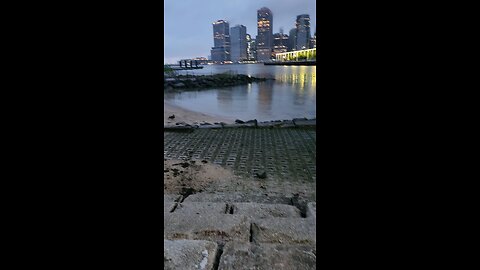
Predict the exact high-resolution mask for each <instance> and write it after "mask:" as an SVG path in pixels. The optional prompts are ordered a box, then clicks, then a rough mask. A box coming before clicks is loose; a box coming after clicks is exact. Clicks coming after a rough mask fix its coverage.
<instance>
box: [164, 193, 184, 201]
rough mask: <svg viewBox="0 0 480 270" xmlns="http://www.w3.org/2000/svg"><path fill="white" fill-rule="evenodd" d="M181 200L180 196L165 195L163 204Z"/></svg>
mask: <svg viewBox="0 0 480 270" xmlns="http://www.w3.org/2000/svg"><path fill="white" fill-rule="evenodd" d="M181 198H182V195H178V194H163V202H179V201H180V199H181Z"/></svg>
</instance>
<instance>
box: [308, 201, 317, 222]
mask: <svg viewBox="0 0 480 270" xmlns="http://www.w3.org/2000/svg"><path fill="white" fill-rule="evenodd" d="M307 218H313V219H316V218H317V203H316V202H310V203H308V204H307Z"/></svg>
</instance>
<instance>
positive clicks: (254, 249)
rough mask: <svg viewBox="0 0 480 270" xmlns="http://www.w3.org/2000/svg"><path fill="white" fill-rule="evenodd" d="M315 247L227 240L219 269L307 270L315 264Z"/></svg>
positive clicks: (313, 267)
mask: <svg viewBox="0 0 480 270" xmlns="http://www.w3.org/2000/svg"><path fill="white" fill-rule="evenodd" d="M316 260H317V256H316V250H315V247H313V246H309V245H277V244H261V245H256V244H254V243H242V242H236V241H232V242H228V243H227V244H226V245H225V247H224V249H223V254H222V256H221V257H220V262H219V267H218V269H219V270H250V269H275V270H287V269H288V270H309V269H315V266H316Z"/></svg>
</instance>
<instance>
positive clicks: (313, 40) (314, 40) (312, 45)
mask: <svg viewBox="0 0 480 270" xmlns="http://www.w3.org/2000/svg"><path fill="white" fill-rule="evenodd" d="M316 47H317V31H315V34H313V37H312V38H311V39H310V49H313V48H316Z"/></svg>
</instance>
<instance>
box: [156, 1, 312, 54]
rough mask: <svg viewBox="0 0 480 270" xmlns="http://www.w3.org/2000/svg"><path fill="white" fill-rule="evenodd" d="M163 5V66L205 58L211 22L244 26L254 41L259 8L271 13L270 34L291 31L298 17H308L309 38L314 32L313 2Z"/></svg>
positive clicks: (183, 2) (209, 40) (170, 2)
mask: <svg viewBox="0 0 480 270" xmlns="http://www.w3.org/2000/svg"><path fill="white" fill-rule="evenodd" d="M164 6H165V16H164V20H165V24H164V63H176V62H177V61H178V60H180V59H188V58H195V57H208V56H209V55H210V50H211V49H212V47H214V44H213V39H212V23H213V22H215V21H218V20H226V21H228V23H229V25H230V26H235V25H244V26H246V30H247V33H248V34H250V35H251V36H252V38H255V37H256V35H257V10H259V9H260V8H262V7H267V8H269V9H270V10H271V11H272V13H273V16H274V18H273V21H274V24H273V29H272V30H273V33H278V32H279V31H280V28H283V29H291V28H294V27H295V23H296V19H297V16H298V15H300V14H309V15H310V22H311V26H312V27H311V35H312V36H313V34H314V31H315V30H316V28H315V25H316V14H315V7H316V3H315V0H298V1H295V0H288V1H286V0H283V1H282V0H263V1H262V0H259V1H252V0H242V1H238V0H231V1H228V2H226V1H225V2H222V1H218V0H211V1H207V2H201V4H200V2H197V1H193V0H180V1H178V0H177V1H173V0H165V1H164ZM286 32H287V33H288V30H287V31H286Z"/></svg>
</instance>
